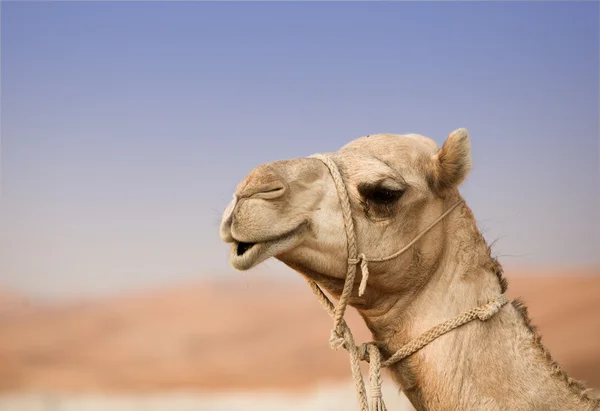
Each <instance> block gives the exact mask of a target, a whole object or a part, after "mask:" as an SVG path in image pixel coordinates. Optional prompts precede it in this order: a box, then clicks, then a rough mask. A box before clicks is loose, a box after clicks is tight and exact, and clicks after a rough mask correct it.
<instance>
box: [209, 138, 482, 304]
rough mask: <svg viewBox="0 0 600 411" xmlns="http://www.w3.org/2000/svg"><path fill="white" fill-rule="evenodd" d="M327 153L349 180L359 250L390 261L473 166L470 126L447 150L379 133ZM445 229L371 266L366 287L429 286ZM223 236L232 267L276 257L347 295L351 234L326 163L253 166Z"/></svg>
mask: <svg viewBox="0 0 600 411" xmlns="http://www.w3.org/2000/svg"><path fill="white" fill-rule="evenodd" d="M327 156H329V157H330V158H331V159H332V160H333V161H334V163H335V164H336V165H337V168H338V169H339V171H340V173H341V176H342V178H343V180H344V183H345V186H346V189H347V191H348V196H349V200H350V206H351V210H352V217H353V220H354V225H355V230H356V242H357V246H358V250H359V252H361V253H364V254H365V255H366V256H368V257H379V256H388V255H390V254H393V253H394V252H396V251H397V250H399V249H400V248H402V247H403V246H404V245H405V244H407V243H408V242H410V241H411V240H412V239H413V238H415V236H416V235H417V234H418V233H419V232H420V231H421V230H422V229H423V228H425V227H426V226H427V225H428V224H430V223H431V222H432V221H433V220H435V219H436V218H437V217H438V216H439V215H440V214H442V213H443V212H444V211H445V210H446V209H447V208H448V207H449V206H450V205H451V204H452V203H453V202H456V201H457V200H458V199H459V198H460V195H459V193H458V186H459V185H460V184H461V182H462V181H463V180H464V179H465V177H466V176H467V174H468V173H469V171H470V169H471V160H470V142H469V137H468V133H467V131H466V130H464V129H458V130H455V131H454V132H452V133H451V134H450V135H449V136H448V138H447V140H446V142H445V143H444V145H443V147H442V148H441V149H440V148H439V147H438V146H437V144H436V143H435V142H434V141H433V140H431V139H429V138H426V137H424V136H421V135H416V134H409V135H390V134H378V135H370V136H366V137H361V138H358V139H356V140H354V141H352V142H350V143H349V144H347V145H346V146H344V147H342V148H341V149H340V150H339V151H336V152H333V153H328V154H327ZM443 227H444V225H443V224H438V225H437V226H436V227H434V228H433V229H432V230H431V231H429V232H428V233H427V234H426V235H425V236H424V237H423V238H422V239H420V240H419V241H418V242H417V243H416V244H415V245H414V246H413V247H411V250H409V251H408V252H406V253H405V254H403V255H402V256H400V257H398V258H397V259H394V260H392V261H387V262H382V263H372V264H370V266H369V270H370V277H369V287H368V288H369V289H372V290H380V291H385V292H389V291H398V290H399V289H401V288H406V287H417V286H418V285H419V284H421V283H422V282H423V281H425V280H426V278H425V277H426V275H427V274H426V273H427V272H428V271H430V270H431V268H432V267H433V266H434V265H436V264H437V263H438V262H439V260H440V258H441V255H442V253H443V251H444V244H445V242H446V235H447V233H445V231H446V230H444V228H443ZM220 234H221V239H222V240H223V241H225V242H227V243H231V244H232V247H231V253H230V257H229V258H230V263H231V264H232V266H233V267H234V268H236V269H238V270H247V269H249V268H252V267H254V266H256V265H257V264H259V263H261V262H263V261H264V260H266V259H268V258H270V257H275V258H277V259H278V260H280V261H282V262H283V263H285V264H286V265H288V266H290V267H291V268H293V269H295V270H296V271H299V272H300V273H302V274H304V275H306V276H308V277H309V278H312V279H313V280H315V281H317V282H318V283H320V284H321V285H322V286H324V287H325V288H326V289H328V291H330V292H332V293H333V294H334V295H336V294H338V295H339V292H340V291H341V288H342V286H343V281H344V278H345V275H346V269H347V264H348V262H347V261H348V249H347V237H346V232H345V228H344V222H343V217H342V209H341V203H340V200H339V198H338V193H337V191H336V188H335V185H334V182H333V179H332V176H331V174H330V172H329V169H328V168H327V166H326V165H325V164H324V163H323V162H322V161H321V160H319V159H316V158H311V157H307V158H297V159H292V160H282V161H275V162H272V163H267V164H262V165H259V166H258V167H256V168H255V169H253V170H252V171H251V172H250V174H248V175H247V176H246V178H244V179H243V180H242V182H241V183H240V184H239V185H238V186H237V189H236V191H235V194H234V199H233V200H232V202H231V203H230V204H229V205H228V206H227V208H226V209H225V212H224V214H223V217H222V222H221V227H220ZM368 295H369V293H368V292H367V293H366V294H365V296H366V297H367V298H368ZM351 304H352V302H351Z"/></svg>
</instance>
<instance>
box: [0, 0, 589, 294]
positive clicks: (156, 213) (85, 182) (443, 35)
mask: <svg viewBox="0 0 600 411" xmlns="http://www.w3.org/2000/svg"><path fill="white" fill-rule="evenodd" d="M1 7H2V21H1V23H2V28H1V35H2V39H1V46H2V50H1V53H2V55H1V57H2V62H1V68H2V79H1V80H2V90H1V97H2V118H1V120H2V123H1V132H2V165H1V167H2V169H1V170H2V186H1V197H0V287H2V286H5V287H10V288H16V289H19V290H23V291H27V292H32V293H36V294H45V295H52V296H64V295H72V294H78V293H88V292H91V293H94V292H115V291H121V290H126V289H131V288H135V287H139V286H156V285H161V284H168V283H172V282H173V283H174V282H178V281H187V280H190V279H194V278H204V277H207V276H209V275H215V276H219V277H222V278H224V277H230V276H236V275H239V274H236V273H235V272H234V271H233V269H232V268H229V266H228V264H227V254H228V248H227V246H226V245H224V244H222V243H221V242H220V241H219V238H218V220H219V216H220V213H221V210H222V209H223V208H224V206H225V205H226V204H227V202H228V201H229V199H230V198H231V193H232V192H233V190H234V188H235V185H236V184H237V183H238V182H239V181H240V180H241V179H242V178H243V177H244V176H245V175H246V174H247V173H248V172H249V171H250V170H251V169H252V168H253V167H254V166H256V165H258V164H260V163H264V162H268V161H273V160H278V159H283V158H293V157H301V156H306V155H309V154H312V153H315V152H320V151H333V150H336V149H338V148H339V147H341V146H342V145H344V144H345V143H347V142H348V141H350V140H352V139H354V138H356V137H359V136H361V135H365V134H373V133H378V132H391V133H405V132H417V133H421V134H424V135H427V136H429V137H431V138H433V139H435V140H436V141H437V142H438V143H439V144H441V143H443V140H444V139H445V137H446V136H447V135H448V133H449V132H450V131H452V130H453V129H455V128H458V127H467V128H468V129H469V131H470V133H471V138H472V145H473V162H474V168H473V172H472V174H471V175H470V177H469V178H468V180H467V182H466V183H465V185H464V186H463V189H462V192H463V194H464V196H465V198H466V199H467V201H468V203H469V204H470V205H471V207H472V208H473V209H474V211H475V215H476V217H477V218H478V221H479V222H480V227H481V228H482V229H484V232H485V235H486V238H488V240H490V241H492V240H495V239H499V241H498V242H497V243H496V245H495V247H494V250H495V251H496V253H497V254H498V255H499V256H500V257H501V261H502V262H503V263H504V264H505V265H506V266H519V265H542V266H549V265H564V266H572V265H596V266H598V265H600V253H599V249H598V247H599V246H598V244H600V238H599V234H598V232H599V228H600V216H599V213H598V210H599V209H600V202H599V195H598V194H599V187H600V177H599V176H600V173H599V172H600V168H599V153H600V148H599V143H598V137H599V119H598V112H599V103H598V95H599V91H600V86H599V81H598V72H599V53H598V50H599V44H598V43H599V42H598V38H599V36H598V33H599V31H598V30H599V23H598V19H599V17H598V16H599V6H598V3H592V2H586V3H558V2H554V3H541V2H539V3H538V2H523V3H520V2H497V3H483V2H453V3H438V2H425V3H415V2H395V3H394V2H381V3H359V2H352V3H315V2H310V3H308V2H306V3H272V2H263V3H246V2H244V3H215V2H211V3H209V2H177V3H166V2H164V3H163V2H147V3H141V2H140V3H137V2H93V3H92V2H61V3H51V2H40V3H33V2H27V3H21V2H19V3H10V2H9V3H7V2H2V4H1ZM257 270H259V271H263V272H264V271H266V272H270V273H272V274H274V275H279V276H286V275H289V276H291V275H294V274H293V273H291V272H289V271H290V270H288V269H285V268H283V267H281V266H280V265H279V264H277V263H274V262H269V263H268V264H267V265H266V266H265V267H263V268H257Z"/></svg>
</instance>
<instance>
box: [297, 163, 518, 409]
mask: <svg viewBox="0 0 600 411" xmlns="http://www.w3.org/2000/svg"><path fill="white" fill-rule="evenodd" d="M310 157H311V158H316V159H318V160H320V161H321V162H323V163H324V164H325V165H326V166H327V168H328V169H329V173H330V175H331V177H332V179H333V182H334V184H335V188H336V191H337V194H338V197H339V200H340V205H341V208H342V216H343V219H344V228H345V231H346V240H347V247H348V268H347V271H346V278H345V280H344V287H343V289H342V293H341V295H340V298H339V302H338V305H337V307H335V306H334V305H333V303H332V302H331V301H330V300H329V298H328V297H327V296H326V295H325V293H324V292H323V290H322V289H321V288H320V287H319V285H318V284H317V283H316V282H314V281H313V280H311V279H308V278H307V279H306V281H307V282H308V285H309V286H310V288H311V289H312V291H313V293H314V294H315V295H316V296H317V299H318V300H319V302H321V305H323V308H324V309H325V310H326V311H327V312H328V313H329V315H331V317H333V329H332V330H331V336H330V338H329V344H330V345H331V348H333V349H334V350H337V349H339V348H340V347H343V348H345V349H346V350H347V351H348V353H349V354H350V364H351V369H352V375H353V378H354V383H355V386H356V391H357V394H358V401H359V403H360V409H361V411H369V405H368V403H367V395H366V390H365V384H364V381H363V377H362V373H361V371H360V360H364V361H368V362H369V363H370V366H369V382H370V390H369V393H370V397H371V407H370V410H371V411H386V407H385V404H384V402H383V398H382V394H381V367H389V366H390V365H392V364H394V363H396V362H398V361H400V360H402V359H404V358H406V357H408V356H409V355H411V354H413V353H415V352H416V351H418V350H419V349H421V348H423V347H424V346H425V345H427V344H429V343H430V342H431V341H433V340H435V339H436V338H437V337H439V336H440V335H442V334H445V333H447V332H448V331H450V330H452V329H454V328H456V327H459V326H461V325H463V324H466V323H467V322H470V321H473V320H474V319H479V320H481V321H486V320H488V319H489V318H491V317H492V316H493V315H494V314H495V313H497V312H498V311H499V310H500V308H501V307H502V306H503V305H505V304H506V303H507V302H508V300H507V299H506V297H505V296H504V295H503V294H500V295H499V296H497V297H496V298H495V299H493V300H492V301H490V302H489V303H488V304H486V305H483V306H480V307H476V308H473V309H471V310H470V311H468V312H466V313H463V314H461V315H459V316H457V317H454V318H452V319H450V320H448V321H445V322H443V323H441V324H438V325H437V326H435V327H433V328H431V329H430V330H428V331H426V332H425V333H423V334H421V335H420V336H419V337H418V338H416V339H415V340H413V341H411V342H409V343H408V344H406V345H405V346H403V347H402V348H400V350H398V351H397V352H396V353H394V354H393V355H392V356H391V357H390V358H388V359H387V360H385V361H382V360H381V352H380V351H379V348H378V347H377V345H376V344H375V342H373V341H372V342H368V343H364V344H362V345H361V346H359V347H357V346H356V344H355V342H354V337H353V336H352V332H351V331H350V328H349V327H348V325H347V324H346V321H345V320H344V313H345V311H346V307H347V305H348V301H349V299H350V295H351V294H352V288H353V286H354V280H355V277H356V267H357V266H358V264H360V266H361V273H362V278H361V281H360V285H359V287H358V295H359V296H362V295H363V294H364V292H365V290H366V287H367V281H368V278H369V267H368V263H369V262H383V261H388V260H392V259H394V258H396V257H398V256H400V255H401V254H403V253H404V252H405V251H407V250H408V249H409V248H410V247H412V246H413V245H414V244H415V243H416V242H417V241H419V239H421V237H423V236H424V235H425V234H426V233H427V232H428V231H429V230H431V229H432V228H433V227H434V226H435V225H436V224H437V223H439V222H440V221H442V220H443V219H444V218H445V217H446V216H448V215H449V214H450V213H451V212H452V211H453V210H454V209H455V208H456V207H458V206H459V205H460V204H462V203H463V200H462V199H460V200H459V201H457V202H456V203H455V204H453V205H452V206H451V207H450V208H449V209H448V210H446V211H445V212H444V213H443V214H441V215H440V216H439V217H438V218H437V219H436V220H434V221H433V222H432V223H431V224H429V226H427V227H426V228H425V229H424V230H423V231H421V232H420V233H419V234H418V235H417V236H416V237H415V238H414V239H413V240H412V241H410V242H409V243H408V244H407V245H406V246H404V247H403V248H402V249H400V250H398V251H397V252H395V253H394V254H392V255H389V256H387V257H380V258H368V257H367V256H366V255H365V254H364V253H359V252H358V249H357V246H356V234H355V230H354V222H353V220H352V210H351V207H350V199H349V197H348V191H347V189H346V185H345V183H344V180H343V178H342V175H341V173H340V171H339V169H338V167H337V165H336V164H335V163H334V162H333V160H331V158H329V157H328V156H326V155H323V154H314V155H312V156H310Z"/></svg>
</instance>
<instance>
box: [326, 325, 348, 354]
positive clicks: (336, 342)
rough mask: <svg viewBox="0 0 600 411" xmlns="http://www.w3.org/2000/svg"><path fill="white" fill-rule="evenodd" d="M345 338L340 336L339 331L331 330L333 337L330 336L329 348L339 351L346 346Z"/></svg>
mask: <svg viewBox="0 0 600 411" xmlns="http://www.w3.org/2000/svg"><path fill="white" fill-rule="evenodd" d="M344 342H345V340H344V337H343V336H342V335H340V333H339V332H338V330H335V329H334V330H331V335H330V336H329V346H330V347H331V348H332V349H333V350H335V351H337V350H338V349H339V348H340V347H343V346H344Z"/></svg>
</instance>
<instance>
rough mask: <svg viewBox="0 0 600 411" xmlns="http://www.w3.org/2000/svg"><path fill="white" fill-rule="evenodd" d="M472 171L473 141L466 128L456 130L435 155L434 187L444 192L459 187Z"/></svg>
mask: <svg viewBox="0 0 600 411" xmlns="http://www.w3.org/2000/svg"><path fill="white" fill-rule="evenodd" d="M469 171H471V142H470V140H469V133H468V131H467V130H466V129H464V128H459V129H457V130H454V131H453V132H452V133H450V135H449V136H448V138H447V139H446V142H444V145H443V146H442V148H441V150H440V151H438V153H437V154H436V155H435V156H433V178H432V183H433V189H434V190H435V191H438V192H443V191H446V190H448V189H451V188H456V187H458V186H459V185H460V184H461V183H462V182H463V181H464V179H465V178H466V177H467V174H469Z"/></svg>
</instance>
